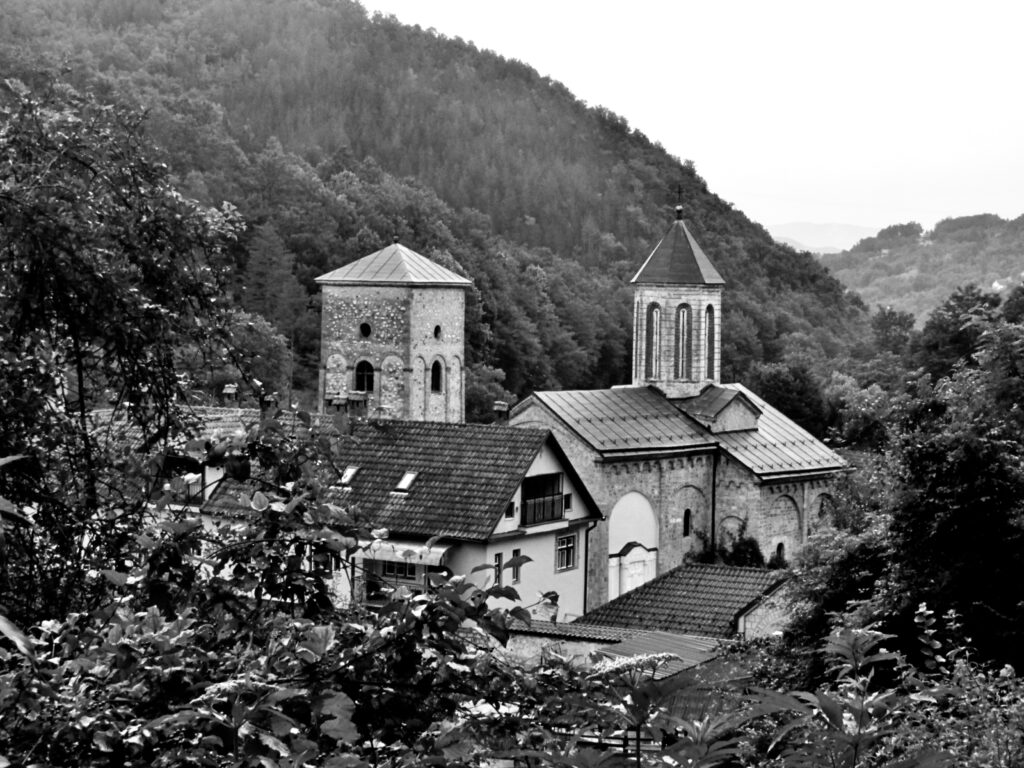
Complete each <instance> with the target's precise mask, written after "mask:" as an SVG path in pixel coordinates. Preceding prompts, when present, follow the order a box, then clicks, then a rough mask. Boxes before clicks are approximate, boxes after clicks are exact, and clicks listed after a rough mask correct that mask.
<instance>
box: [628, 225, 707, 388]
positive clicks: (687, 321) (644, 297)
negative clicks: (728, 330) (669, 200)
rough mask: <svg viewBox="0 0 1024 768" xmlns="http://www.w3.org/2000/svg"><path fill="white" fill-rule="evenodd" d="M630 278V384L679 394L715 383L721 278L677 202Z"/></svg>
mask: <svg viewBox="0 0 1024 768" xmlns="http://www.w3.org/2000/svg"><path fill="white" fill-rule="evenodd" d="M630 282H632V284H633V286H634V287H633V386H645V385H653V386H656V387H657V388H658V389H660V390H661V391H662V392H664V393H665V395H666V396H668V397H670V398H679V397H693V396H695V395H698V394H699V393H700V391H701V390H702V389H703V388H704V387H705V386H707V385H708V384H709V383H713V384H717V383H719V379H720V371H721V357H722V355H721V352H722V286H723V285H724V284H725V280H723V279H722V276H721V275H720V274H718V270H716V269H715V267H714V265H713V264H712V263H711V260H710V259H708V257H707V256H706V255H705V254H704V251H702V250H701V247H700V246H699V245H698V244H697V241H696V240H694V239H693V235H691V234H690V231H689V230H688V229H687V228H686V224H684V223H683V217H682V208H681V207H680V208H676V220H675V221H674V222H673V223H672V227H671V228H670V229H669V231H668V233H667V234H666V235H665V237H663V238H662V239H661V242H660V243H658V245H657V246H655V248H654V250H653V251H652V252H651V255H650V256H648V257H647V260H646V261H645V262H644V263H643V266H642V267H640V270H639V271H638V272H637V273H636V275H635V276H634V277H633V279H632V280H631V281H630Z"/></svg>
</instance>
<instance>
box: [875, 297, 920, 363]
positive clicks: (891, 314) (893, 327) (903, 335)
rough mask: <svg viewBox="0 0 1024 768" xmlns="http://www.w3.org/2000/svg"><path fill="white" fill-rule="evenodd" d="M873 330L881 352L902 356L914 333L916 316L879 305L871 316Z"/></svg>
mask: <svg viewBox="0 0 1024 768" xmlns="http://www.w3.org/2000/svg"><path fill="white" fill-rule="evenodd" d="M871 330H872V331H873V333H874V337H875V346H876V348H877V349H878V351H879V352H892V353H893V354H896V355H899V354H902V353H903V352H904V351H905V350H906V348H907V345H908V344H910V339H911V336H912V335H913V332H914V315H913V314H912V313H910V312H900V311H899V310H895V309H893V308H892V307H883V306H881V305H879V306H878V308H877V310H876V311H875V314H873V315H872V316H871Z"/></svg>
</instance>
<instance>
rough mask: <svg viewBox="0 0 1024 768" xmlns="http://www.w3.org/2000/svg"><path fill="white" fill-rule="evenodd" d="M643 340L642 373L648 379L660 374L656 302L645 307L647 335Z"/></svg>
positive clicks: (659, 344) (659, 315)
mask: <svg viewBox="0 0 1024 768" xmlns="http://www.w3.org/2000/svg"><path fill="white" fill-rule="evenodd" d="M644 341H645V344H644V352H645V360H644V375H645V376H646V378H648V379H657V378H658V377H659V376H661V355H660V354H659V351H660V349H661V307H659V306H658V305H657V304H651V305H650V306H648V307H647V337H646V339H645V340H644Z"/></svg>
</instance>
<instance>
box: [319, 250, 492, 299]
mask: <svg viewBox="0 0 1024 768" xmlns="http://www.w3.org/2000/svg"><path fill="white" fill-rule="evenodd" d="M316 281H317V282H318V283H320V284H321V285H337V284H345V285H353V284H355V285H410V284H411V285H421V286H424V285H433V286H439V285H444V286H454V287H462V288H468V287H469V286H470V285H472V282H471V281H470V280H468V279H466V278H465V277H462V276H460V275H457V274H455V273H454V272H452V271H451V270H448V269H445V268H444V267H442V266H441V265H440V264H436V263H435V262H433V261H431V260H430V259H428V258H427V257H426V256H421V255H420V254H418V253H416V251H413V250H410V249H409V248H406V247H405V246H404V245H399V244H398V243H394V244H392V245H389V246H387V247H386V248H381V249H380V250H379V251H376V252H375V253H371V254H370V255H369V256H364V257H363V258H361V259H359V260H357V261H353V262H352V263H351V264H346V265H345V266H344V267H339V268H338V269H335V270H334V271H333V272H328V273H327V274H326V275H321V276H320V277H318V278H317V279H316Z"/></svg>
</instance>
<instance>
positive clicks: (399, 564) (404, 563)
mask: <svg viewBox="0 0 1024 768" xmlns="http://www.w3.org/2000/svg"><path fill="white" fill-rule="evenodd" d="M383 574H384V577H385V578H388V579H406V580H413V579H415V578H416V564H415V563H410V562H409V561H408V560H385V561H384V562H383Z"/></svg>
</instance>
